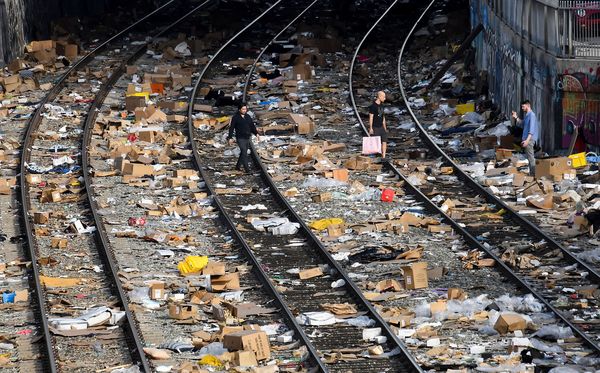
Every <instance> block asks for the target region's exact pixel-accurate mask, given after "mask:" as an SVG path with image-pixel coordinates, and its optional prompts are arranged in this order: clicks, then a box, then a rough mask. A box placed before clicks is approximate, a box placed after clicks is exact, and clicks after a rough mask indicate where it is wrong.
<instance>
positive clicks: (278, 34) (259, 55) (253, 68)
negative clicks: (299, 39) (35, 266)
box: [242, 0, 397, 102]
mask: <svg viewBox="0 0 600 373" xmlns="http://www.w3.org/2000/svg"><path fill="white" fill-rule="evenodd" d="M318 1H319V0H314V1H313V2H312V3H310V4H309V5H308V7H306V9H304V10H303V11H302V12H300V13H299V14H298V15H297V16H296V18H294V19H293V20H292V21H291V22H290V23H289V24H288V25H287V26H285V28H284V29H282V30H281V31H279V33H277V35H275V36H274V37H273V39H271V41H270V42H269V43H268V44H267V45H265V47H264V48H263V49H262V50H261V51H260V53H259V54H258V56H256V58H255V59H254V63H253V64H252V66H250V71H248V75H246V83H245V84H244V92H243V94H242V101H243V102H247V101H246V99H247V96H248V86H249V85H250V80H251V79H252V74H254V70H256V66H257V65H258V62H259V61H260V59H261V58H262V56H263V55H264V54H265V53H266V51H267V49H268V48H269V47H270V46H271V45H272V44H273V43H274V42H275V40H277V38H279V37H280V36H281V35H283V33H285V32H286V31H287V29H288V28H290V27H291V26H292V25H293V24H294V23H296V21H298V20H299V19H300V17H302V16H303V15H304V13H306V12H308V10H309V9H310V8H312V7H313V5H315V4H316V3H317V2H318ZM396 1H397V0H396Z"/></svg>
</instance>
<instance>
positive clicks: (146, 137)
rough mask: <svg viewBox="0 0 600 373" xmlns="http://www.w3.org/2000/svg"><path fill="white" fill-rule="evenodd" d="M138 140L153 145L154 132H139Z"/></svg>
mask: <svg viewBox="0 0 600 373" xmlns="http://www.w3.org/2000/svg"><path fill="white" fill-rule="evenodd" d="M136 112H137V110H136ZM138 139H139V140H140V141H144V142H148V143H150V144H153V143H154V131H141V132H139V133H138Z"/></svg>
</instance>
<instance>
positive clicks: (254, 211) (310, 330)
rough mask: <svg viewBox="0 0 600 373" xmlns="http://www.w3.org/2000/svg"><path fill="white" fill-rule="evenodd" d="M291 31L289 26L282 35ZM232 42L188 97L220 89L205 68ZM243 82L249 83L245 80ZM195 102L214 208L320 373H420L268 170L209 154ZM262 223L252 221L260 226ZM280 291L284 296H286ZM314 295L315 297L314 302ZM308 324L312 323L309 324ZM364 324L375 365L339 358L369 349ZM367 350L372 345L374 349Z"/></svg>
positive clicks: (198, 148) (210, 135) (197, 138)
mask: <svg viewBox="0 0 600 373" xmlns="http://www.w3.org/2000/svg"><path fill="white" fill-rule="evenodd" d="M275 5H277V3H276V4H274V6H275ZM311 5H312V3H311ZM291 25H292V24H288V25H287V26H286V27H285V28H284V29H283V30H284V31H285V29H287V28H289V27H290V26H291ZM264 38H265V36H264V35H261V36H260V37H255V38H254V39H253V42H252V44H253V45H254V47H255V48H257V47H259V46H261V45H267V46H268V45H269V44H270V43H271V42H272V40H271V42H268V41H266V40H264ZM260 40H262V44H260V43H261V42H260ZM233 41H234V39H231V40H230V42H228V43H226V44H224V45H223V47H222V49H221V50H220V51H219V53H216V54H215V55H214V56H213V58H212V60H211V61H210V62H209V64H207V66H206V67H205V68H204V70H203V71H202V73H201V74H200V78H199V79H198V81H197V83H196V86H195V87H194V95H193V98H195V96H196V93H197V92H198V90H199V88H200V87H201V86H206V83H208V82H213V83H216V84H219V82H220V80H219V79H218V78H219V75H217V74H218V72H217V73H215V72H212V71H210V72H211V73H212V74H213V76H212V77H211V78H212V79H209V78H208V74H209V68H210V67H211V66H210V65H211V64H212V63H213V62H215V61H217V58H219V54H220V53H221V52H223V53H224V51H227V52H229V53H231V52H230V51H229V50H227V49H226V48H228V47H229V44H231V43H233ZM263 52H264V50H263ZM228 56H229V54H228ZM256 63H257V60H254V62H253V63H252V64H251V65H252V66H254V65H256ZM252 69H254V68H252ZM223 73H226V71H224V72H222V74H223ZM221 77H222V75H221ZM247 82H248V79H246V83H247ZM234 84H235V83H230V84H227V85H226V84H222V85H220V88H221V89H223V88H228V89H229V90H233V89H234V88H235V85H234ZM246 90H247V89H245V91H246ZM200 102H201V101H198V100H194V101H192V104H190V105H189V112H188V121H189V123H188V124H189V128H190V133H191V134H193V139H194V140H193V143H192V144H193V148H194V156H195V159H196V163H197V165H198V167H199V169H200V173H201V175H202V178H203V179H204V180H205V182H206V183H207V186H208V188H209V190H210V192H211V194H212V195H213V198H214V200H215V203H216V204H217V206H219V210H220V211H221V213H222V214H223V215H224V218H225V220H226V221H227V223H228V225H229V227H230V228H231V229H233V230H234V231H235V232H236V233H235V236H236V238H237V239H238V240H239V241H240V242H241V243H242V245H243V246H244V247H245V248H246V249H247V250H248V255H250V256H251V257H252V258H253V261H254V262H255V264H256V265H257V266H259V267H260V268H261V269H262V271H261V272H262V273H263V276H265V279H266V281H267V282H270V281H274V282H276V283H277V284H278V288H279V289H280V291H282V293H281V294H280V295H279V296H278V298H279V299H280V302H281V303H282V305H283V308H284V309H285V310H286V312H287V313H288V314H289V315H290V316H291V315H292V312H294V313H295V314H298V320H299V321H300V322H301V323H302V324H303V325H298V324H296V328H297V330H298V333H299V335H300V336H301V338H302V340H303V341H304V342H305V343H306V344H307V346H308V347H309V351H310V352H311V353H312V355H313V356H314V358H315V359H317V361H318V363H319V366H320V369H321V370H323V371H349V370H350V371H357V370H360V369H362V370H368V371H413V370H417V371H419V370H420V368H419V367H418V365H417V364H416V363H415V362H414V359H413V358H412V357H411V355H410V353H409V352H408V351H407V349H406V348H405V346H404V345H403V344H402V342H400V340H399V339H398V337H397V336H396V335H395V333H394V332H393V331H392V330H391V328H390V327H389V325H388V324H387V323H386V322H384V321H383V320H382V318H381V317H380V316H379V315H378V314H377V312H376V311H375V310H374V308H373V307H372V306H371V305H370V304H369V302H367V301H366V300H365V299H364V297H363V296H362V293H361V292H360V290H358V288H357V287H356V285H354V283H353V282H352V280H350V278H349V277H348V275H347V273H346V272H345V271H344V270H343V269H342V268H341V267H340V266H339V265H338V264H337V262H336V261H335V260H333V259H332V257H331V256H330V255H329V253H328V252H327V251H325V250H324V248H323V246H322V245H321V244H320V242H319V241H318V240H317V239H316V237H315V236H314V234H313V233H312V232H311V230H310V229H309V228H308V227H307V226H306V224H305V223H304V222H303V221H302V220H300V219H299V218H298V216H297V214H295V212H294V211H293V209H291V206H290V205H289V204H288V203H287V202H286V201H285V199H284V198H283V197H282V195H281V194H280V193H279V192H278V191H277V189H276V188H275V187H274V185H273V184H272V182H271V180H270V177H269V176H268V173H267V172H266V170H265V169H264V168H260V169H258V170H257V171H258V172H255V173H253V174H244V175H242V174H240V173H238V172H235V171H230V169H231V168H232V158H231V156H224V154H223V152H222V150H220V149H219V147H217V149H219V150H212V149H211V148H210V147H209V146H207V145H208V144H210V143H213V141H214V140H213V139H214V138H215V136H216V137H217V138H220V137H222V135H223V134H222V133H221V134H219V133H218V132H213V131H210V130H209V131H200V130H198V129H196V128H195V126H194V115H195V114H198V112H197V111H195V110H194V105H193V104H194V103H200ZM221 113H222V111H219V112H217V113H214V112H213V114H212V115H213V116H215V115H220V114H221ZM199 118H200V115H198V116H196V119H199ZM255 162H256V159H255ZM256 164H257V165H258V164H260V163H258V162H257V163H256ZM244 206H253V207H249V208H250V210H249V211H250V213H249V215H245V214H243V213H240V209H241V208H242V207H244ZM250 215H253V216H254V218H257V220H255V223H257V222H260V221H262V222H264V223H265V224H268V221H269V219H274V218H280V219H287V220H288V221H289V222H290V224H288V225H287V226H288V227H289V228H290V229H291V230H290V231H288V232H287V233H288V234H283V235H279V234H272V233H270V232H269V231H267V230H265V231H257V230H256V229H254V228H253V225H252V224H250V223H249V220H248V219H249V218H250ZM260 224H261V223H257V226H259V225H260ZM307 269H311V270H313V271H316V272H320V274H317V275H316V276H315V277H311V278H307V279H304V280H299V271H304V270H307ZM321 271H324V272H321ZM303 276H304V272H303ZM309 277H310V276H309ZM332 282H333V283H334V285H332ZM283 289H285V290H284V291H283ZM274 291H277V290H274ZM315 294H318V295H319V296H315ZM324 303H331V304H346V306H348V307H352V308H353V309H355V311H356V312H357V313H356V316H358V315H363V316H367V319H371V321H369V322H368V323H367V324H364V325H362V324H361V323H359V324H358V325H362V326H352V325H351V324H350V323H343V322H342V323H335V324H333V325H332V324H331V321H332V320H331V319H330V320H329V321H326V320H321V321H320V322H319V321H318V320H316V319H315V317H317V316H318V315H319V314H313V312H317V313H318V312H320V311H322V310H323V308H322V307H321V305H322V304H324ZM308 320H312V321H308ZM358 320H361V319H358ZM310 323H313V325H306V324H310ZM314 324H323V325H314ZM367 325H371V326H376V327H378V328H380V332H381V337H383V338H380V339H379V340H378V342H379V343H378V344H379V348H380V349H381V350H382V352H384V354H382V355H380V356H379V358H378V359H374V358H372V357H373V356H374V355H373V356H371V358H369V356H368V355H367V356H364V355H361V356H359V357H358V358H355V359H347V360H346V359H344V357H343V354H344V353H355V354H356V355H359V353H363V352H365V351H366V350H367V348H368V347H369V346H370V343H368V342H366V341H365V340H363V329H364V327H365V326H367ZM371 347H376V346H373V345H371ZM382 357H384V358H382ZM321 358H324V360H322V359H321Z"/></svg>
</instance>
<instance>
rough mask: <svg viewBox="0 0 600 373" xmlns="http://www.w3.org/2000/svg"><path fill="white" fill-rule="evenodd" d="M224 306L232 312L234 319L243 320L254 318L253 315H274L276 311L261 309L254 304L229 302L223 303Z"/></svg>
mask: <svg viewBox="0 0 600 373" xmlns="http://www.w3.org/2000/svg"><path fill="white" fill-rule="evenodd" d="M223 305H224V306H225V307H227V309H228V310H229V312H231V315H233V316H234V317H238V318H242V319H244V318H247V317H248V316H252V315H264V314H269V313H273V312H275V311H276V310H275V309H273V308H265V307H261V306H259V305H256V304H254V303H237V304H232V303H228V302H223ZM244 330H248V329H246V328H244ZM258 330H260V327H259V328H258Z"/></svg>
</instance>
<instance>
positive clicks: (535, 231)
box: [398, 33, 600, 284]
mask: <svg viewBox="0 0 600 373" xmlns="http://www.w3.org/2000/svg"><path fill="white" fill-rule="evenodd" d="M411 35H412V33H411ZM407 41H408V39H406V40H405V41H404V44H403V46H402V51H401V52H400V53H401V54H400V56H402V53H403V51H404V47H405V46H406V43H407ZM401 62H402V60H401V58H399V60H398V80H399V82H400V87H401V90H402V96H403V98H404V99H405V100H406V94H405V92H404V88H403V85H402V81H401V78H400V76H401ZM405 102H406V108H407V110H408V112H409V114H410V116H411V117H412V118H413V121H414V122H415V125H416V126H417V129H418V130H419V135H420V136H421V139H422V140H423V141H424V142H425V143H426V144H427V145H428V146H429V147H430V148H431V149H433V150H434V151H435V152H436V153H437V154H438V155H439V156H441V157H442V158H443V160H444V161H445V162H447V163H448V164H449V165H450V166H451V167H452V168H453V169H454V172H455V174H456V175H457V177H459V178H461V179H463V182H465V183H466V184H467V185H468V186H469V187H471V188H472V189H473V190H475V191H476V192H478V193H480V194H481V195H482V196H483V197H484V198H485V199H486V200H487V201H488V202H489V203H491V204H495V205H497V206H499V207H501V208H502V209H504V210H505V211H506V213H507V215H508V216H510V218H511V219H513V220H514V221H515V222H516V223H517V224H518V225H519V226H520V227H522V228H523V229H525V230H526V231H527V232H529V233H530V234H532V235H533V236H534V237H536V238H537V239H540V240H544V241H546V242H547V243H548V245H549V246H550V247H551V248H553V249H559V250H560V251H561V252H562V253H563V254H564V255H565V256H566V257H568V259H569V260H571V261H572V262H574V263H576V264H577V265H578V266H580V268H583V269H585V270H586V271H587V272H588V273H589V275H590V276H589V277H591V278H593V280H594V282H595V283H597V284H600V272H599V271H598V270H597V269H595V268H592V267H591V266H590V265H588V264H587V263H586V262H584V261H583V260H581V259H579V258H578V257H577V256H575V255H573V253H571V251H569V250H568V249H566V248H565V247H564V246H563V245H561V244H560V243H559V242H558V241H556V240H555V239H554V238H552V237H550V236H549V235H548V234H546V233H545V232H544V231H542V230H541V229H540V228H539V227H538V226H537V225H535V224H534V223H532V222H531V221H530V220H529V219H527V218H525V217H523V216H522V215H520V214H519V213H518V212H517V211H515V210H514V209H513V208H511V207H510V206H509V205H507V204H506V203H505V202H504V201H502V200H501V199H500V198H498V197H496V196H495V195H494V194H493V193H492V192H490V191H489V190H488V189H486V188H485V187H483V186H482V185H481V184H479V183H478V182H477V181H475V180H474V179H473V178H472V177H471V176H470V175H469V174H468V173H466V172H465V171H463V170H462V169H461V167H460V165H458V164H457V163H456V162H455V161H454V160H453V159H452V158H451V157H450V156H448V155H447V154H446V153H445V152H444V150H443V149H442V148H440V147H439V145H437V144H436V143H435V141H433V139H432V138H431V136H429V134H428V133H427V130H426V129H425V128H424V127H423V126H422V125H421V123H420V122H419V120H418V119H417V117H416V116H415V114H414V112H413V110H412V108H411V107H410V105H408V102H407V101H405Z"/></svg>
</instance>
